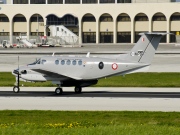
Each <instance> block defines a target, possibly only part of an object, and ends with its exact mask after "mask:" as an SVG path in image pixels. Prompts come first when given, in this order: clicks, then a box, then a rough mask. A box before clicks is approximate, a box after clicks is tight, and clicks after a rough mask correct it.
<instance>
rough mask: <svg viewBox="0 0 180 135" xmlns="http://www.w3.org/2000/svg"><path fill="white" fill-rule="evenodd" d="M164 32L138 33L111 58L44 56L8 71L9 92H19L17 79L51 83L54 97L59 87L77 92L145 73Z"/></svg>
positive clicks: (59, 89)
mask: <svg viewBox="0 0 180 135" xmlns="http://www.w3.org/2000/svg"><path fill="white" fill-rule="evenodd" d="M166 34H167V33H141V34H140V35H141V37H140V39H139V41H138V42H137V43H136V44H135V46H134V47H133V48H132V50H131V51H130V52H129V53H127V54H119V55H114V56H109V55H108V56H101V57H91V56H90V53H88V54H87V55H86V56H84V57H83V56H73V57H72V56H54V55H53V56H46V57H42V58H40V59H39V60H37V61H36V62H34V63H32V64H28V65H26V66H22V67H20V68H18V69H16V70H14V71H13V72H12V74H13V75H15V76H16V78H17V79H16V86H14V88H13V91H14V92H15V93H17V92H19V90H20V88H19V80H23V81H30V82H45V81H52V83H53V84H57V85H58V87H57V88H56V89H55V93H56V94H62V92H63V90H62V87H68V86H75V89H74V90H75V92H76V93H81V91H82V87H87V86H90V85H94V84H96V83H97V82H98V80H99V79H101V78H105V77H110V76H117V75H124V74H130V73H134V72H141V71H145V70H147V69H148V68H149V66H150V64H151V61H152V59H153V56H154V54H155V51H156V50H157V47H158V45H159V42H160V40H161V38H162V36H164V35H166Z"/></svg>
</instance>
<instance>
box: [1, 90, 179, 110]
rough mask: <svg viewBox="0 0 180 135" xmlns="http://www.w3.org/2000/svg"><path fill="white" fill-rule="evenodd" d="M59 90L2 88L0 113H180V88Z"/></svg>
mask: <svg viewBox="0 0 180 135" xmlns="http://www.w3.org/2000/svg"><path fill="white" fill-rule="evenodd" d="M53 89H55V88H52V87H50V88H48V87H45V88H44V87H43V88H42V87H41V88H37V87H34V88H33V87H28V88H26V87H21V92H20V93H13V92H12V88H11V87H4V88H3V87H1V88H0V95H1V96H0V110H97V111H110V110H113V111H165V112H166V111H178V112H180V104H179V102H180V90H179V88H92V87H89V88H84V89H83V93H82V94H75V93H74V92H73V88H64V91H65V92H64V93H63V95H55V94H54V91H52V90H53Z"/></svg>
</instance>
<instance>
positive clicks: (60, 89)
mask: <svg viewBox="0 0 180 135" xmlns="http://www.w3.org/2000/svg"><path fill="white" fill-rule="evenodd" d="M55 93H56V95H61V94H62V93H63V90H62V88H56V89H55Z"/></svg>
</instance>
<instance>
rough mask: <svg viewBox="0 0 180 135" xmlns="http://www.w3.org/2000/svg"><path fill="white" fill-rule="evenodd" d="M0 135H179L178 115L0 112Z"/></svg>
mask: <svg viewBox="0 0 180 135" xmlns="http://www.w3.org/2000/svg"><path fill="white" fill-rule="evenodd" d="M0 134H6V135H11V134H31V135H32V134H51V135H53V134H64V135H65V134H66V135H67V134H73V135H77V134H78V135H84V134H87V135H94V134H96V135H104V134H108V135H111V134H112V135H125V134H133V135H139V134H147V135H157V134H158V135H159V134H162V135H166V134H167V135H169V134H171V135H179V134H180V113H178V112H129V111H123V112H119V111H0Z"/></svg>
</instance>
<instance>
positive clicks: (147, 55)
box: [125, 33, 168, 63]
mask: <svg viewBox="0 0 180 135" xmlns="http://www.w3.org/2000/svg"><path fill="white" fill-rule="evenodd" d="M166 34H168V33H140V35H141V37H140V39H139V40H138V42H137V43H136V44H135V46H134V47H133V48H132V50H131V51H130V52H129V53H128V55H127V56H126V58H125V59H126V60H128V61H134V62H140V63H151V61H152V59H153V57H154V54H155V51H156V50H157V48H158V45H159V42H160V40H161V38H162V36H164V35H166Z"/></svg>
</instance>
